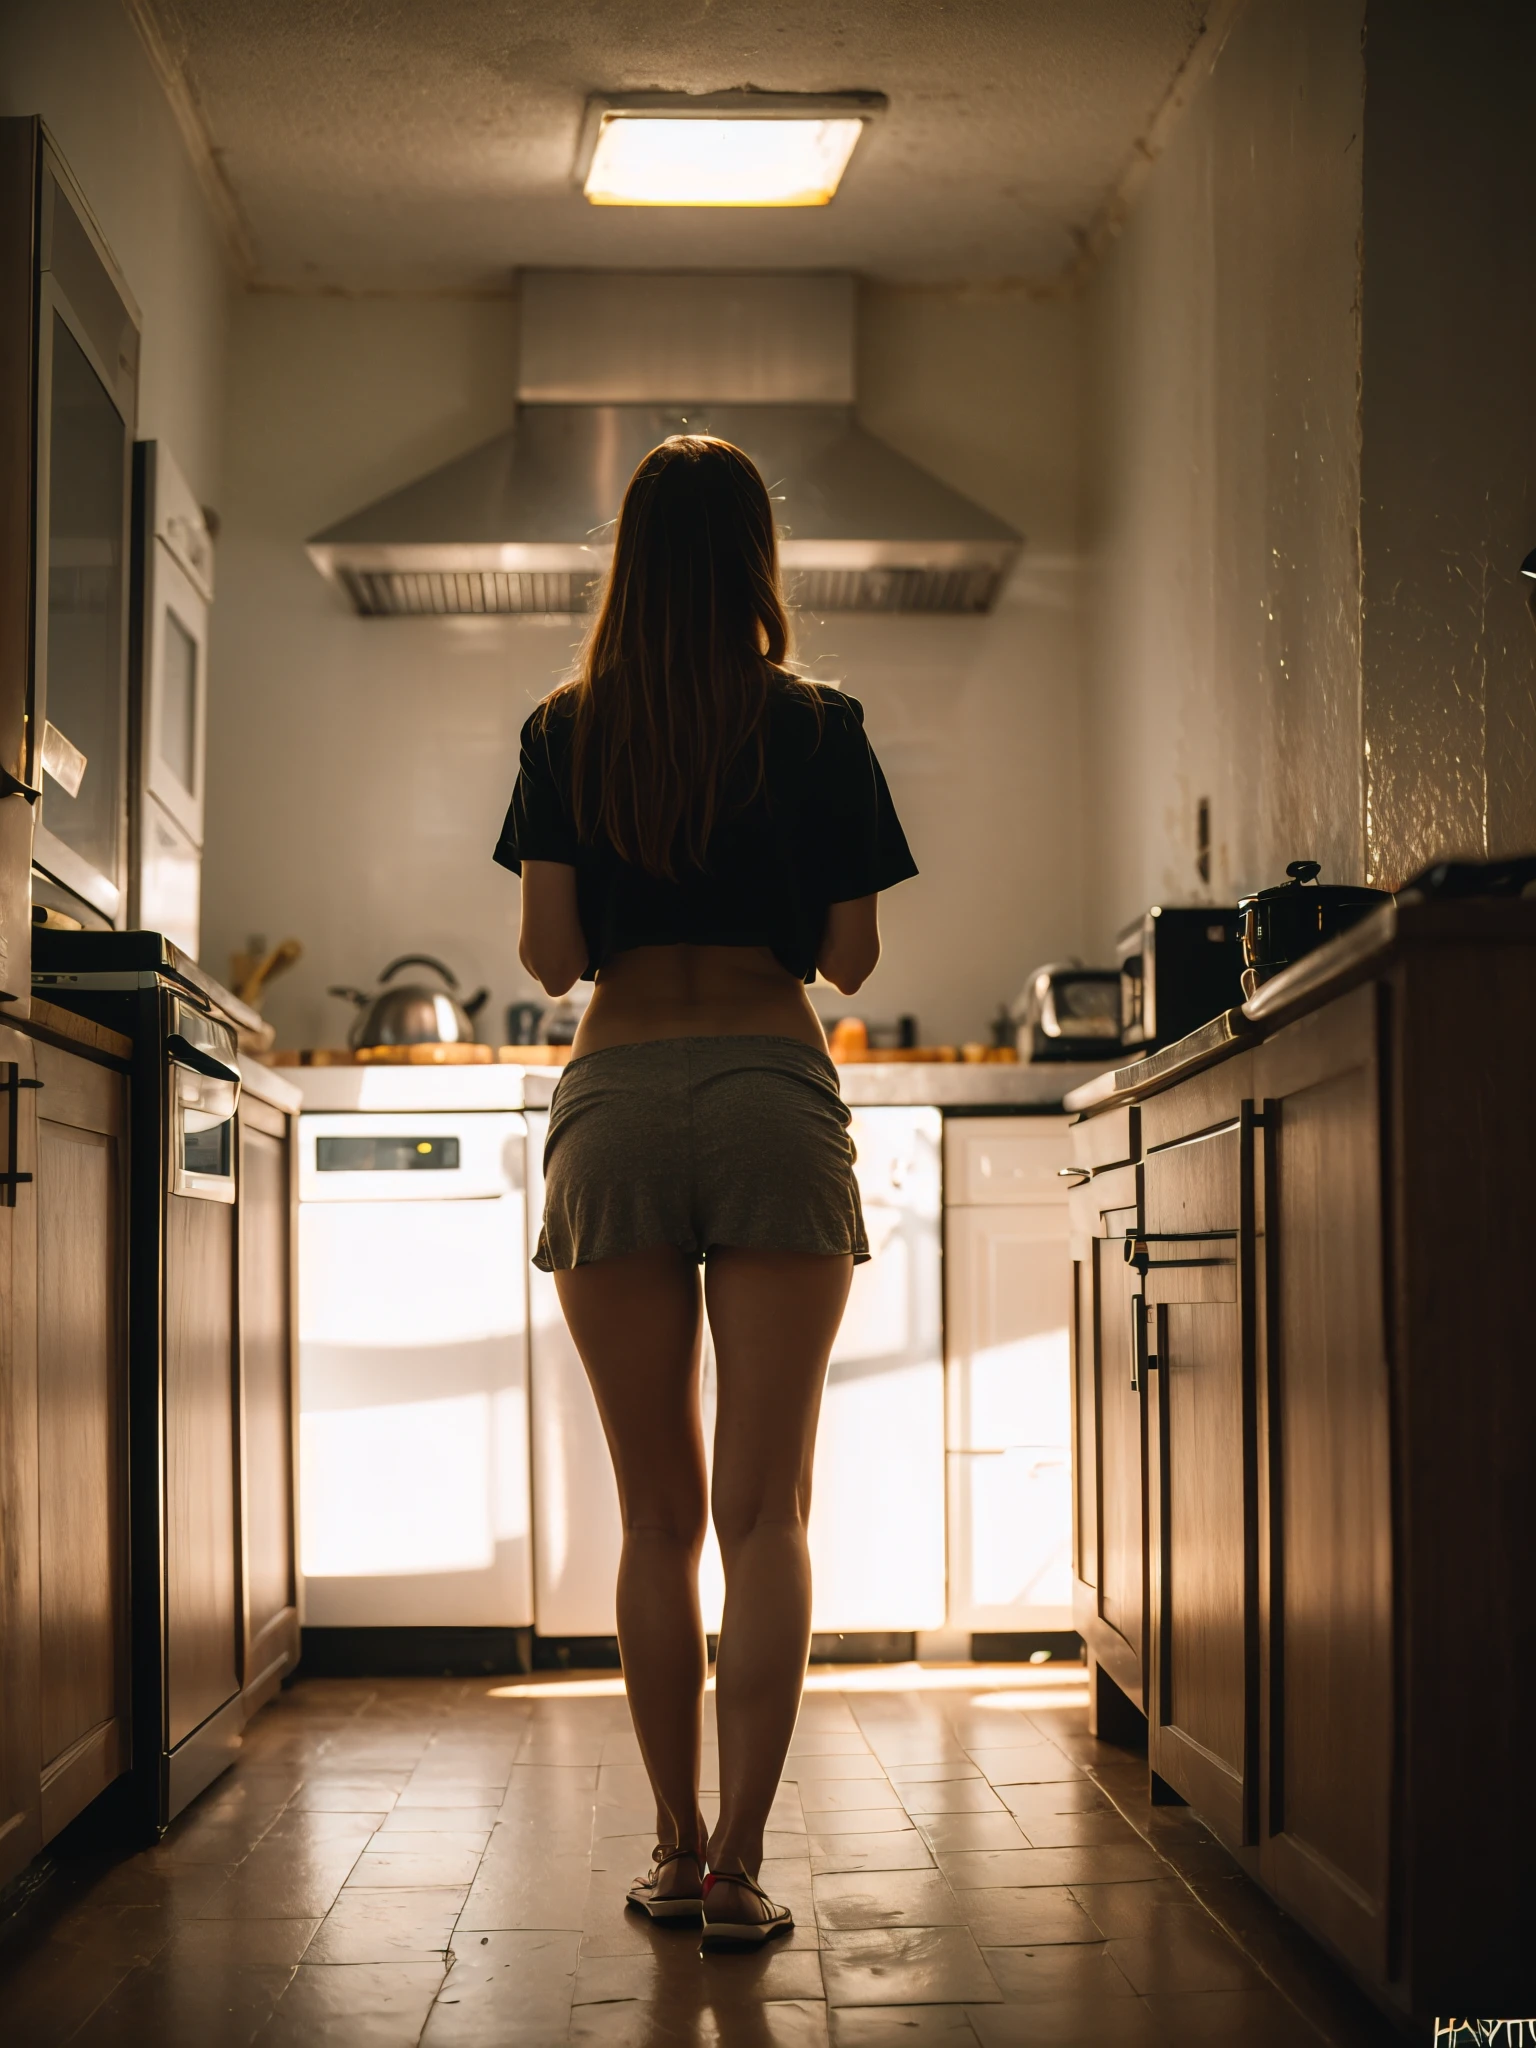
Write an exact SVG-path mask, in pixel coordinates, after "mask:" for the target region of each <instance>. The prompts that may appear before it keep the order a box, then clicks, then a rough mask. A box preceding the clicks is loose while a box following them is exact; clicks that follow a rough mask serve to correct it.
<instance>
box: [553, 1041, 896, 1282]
mask: <svg viewBox="0 0 1536 2048" xmlns="http://www.w3.org/2000/svg"><path fill="white" fill-rule="evenodd" d="M848 1122H849V1117H848V1111H847V1109H846V1108H845V1106H844V1104H843V1098H842V1095H841V1093H840V1092H839V1089H838V1085H837V1069H836V1067H834V1066H833V1064H832V1062H831V1060H830V1059H828V1057H827V1055H826V1054H825V1053H824V1052H818V1051H816V1050H815V1048H814V1047H812V1046H809V1045H803V1044H802V1043H801V1042H800V1040H799V1039H797V1038H767V1037H762V1038H663V1039H657V1040H655V1041H653V1042H651V1043H648V1044H642V1045H616V1046H611V1047H609V1048H608V1050H606V1051H604V1052H591V1053H585V1054H583V1056H582V1057H581V1058H580V1059H575V1060H572V1061H571V1063H570V1065H569V1066H568V1067H567V1068H566V1070H565V1072H564V1073H563V1074H562V1075H561V1077H560V1082H559V1085H558V1087H557V1088H556V1089H555V1093H554V1100H553V1101H552V1103H551V1104H550V1113H549V1138H548V1141H547V1142H546V1144H545V1147H544V1228H543V1230H542V1231H541V1232H540V1233H539V1247H538V1250H537V1251H536V1252H535V1254H534V1264H535V1265H536V1266H540V1267H542V1268H543V1270H544V1271H545V1272H546V1273H549V1272H554V1271H564V1270H566V1269H567V1268H569V1267H571V1266H585V1265H590V1264H591V1263H592V1261H593V1260H595V1259H611V1258H616V1257H617V1256H619V1254H621V1253H623V1252H637V1251H644V1250H647V1249H648V1248H649V1247H650V1246H652V1245H663V1244H674V1245H676V1246H678V1248H679V1249H680V1250H681V1251H684V1252H686V1253H687V1255H688V1256H689V1257H690V1258H693V1259H699V1260H702V1259H703V1258H704V1256H705V1255H706V1253H708V1252H709V1251H710V1250H712V1249H713V1248H714V1247H715V1246H717V1245H718V1246H728V1245H729V1246H736V1247H740V1248H743V1249H747V1250H752V1251H785V1252H789V1251H794V1252H822V1253H826V1254H831V1255H836V1254H839V1253H841V1254H844V1255H846V1254H848V1253H850V1252H851V1253H852V1254H853V1257H854V1260H855V1262H856V1263H862V1262H863V1261H864V1260H866V1259H867V1258H868V1257H869V1244H868V1241H867V1239H866V1238H865V1235H864V1217H863V1212H862V1211H861V1209H860V1207H859V1190H858V1185H857V1183H856V1182H855V1180H854V1177H853V1157H854V1155H853V1141H852V1139H851V1138H850V1137H849V1135H848Z"/></svg>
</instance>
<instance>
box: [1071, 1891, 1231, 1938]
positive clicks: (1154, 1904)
mask: <svg viewBox="0 0 1536 2048" xmlns="http://www.w3.org/2000/svg"><path fill="white" fill-rule="evenodd" d="M1072 1896H1073V1898H1075V1899H1076V1900H1077V1902H1078V1904H1079V1905H1080V1906H1082V1907H1083V1909H1084V1910H1085V1911H1086V1912H1087V1913H1089V1914H1091V1915H1092V1917H1093V1920H1094V1922H1095V1924H1096V1925H1097V1926H1098V1927H1099V1929H1100V1930H1101V1932H1103V1933H1104V1934H1106V1935H1108V1936H1110V1937H1111V1938H1112V1939H1113V1938H1117V1937H1121V1936H1136V1935H1146V1934H1153V1933H1156V1932H1157V1931H1158V1930H1159V1929H1160V1928H1163V1927H1165V1926H1167V1925H1168V1924H1169V1918H1170V1915H1171V1916H1172V1918H1173V1920H1174V1921H1176V1922H1178V1923H1180V1924H1183V1923H1187V1922H1188V1921H1189V1920H1190V1919H1191V1918H1192V1916H1194V1915H1197V1914H1198V1915H1199V1917H1200V1918H1201V1919H1202V1920H1206V1919H1209V1917H1210V1916H1209V1914H1207V1912H1206V1911H1205V1908H1204V1907H1203V1906H1202V1905H1201V1904H1200V1902H1199V1900H1198V1899H1196V1898H1195V1896H1194V1894H1193V1893H1192V1892H1191V1891H1190V1889H1189V1887H1188V1886H1187V1885H1185V1884H1181V1883H1180V1882H1179V1880H1178V1878H1176V1877H1167V1876H1164V1877H1154V1878H1147V1879H1142V1880H1140V1881H1139V1882H1137V1883H1134V1884H1076V1883H1074V1884H1073V1886H1072Z"/></svg>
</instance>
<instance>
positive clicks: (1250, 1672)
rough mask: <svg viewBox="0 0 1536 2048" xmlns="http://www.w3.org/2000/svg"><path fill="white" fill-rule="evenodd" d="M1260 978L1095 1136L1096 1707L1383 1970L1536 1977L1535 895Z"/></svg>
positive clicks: (1478, 1990) (1084, 1559) (1272, 1884)
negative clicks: (1238, 1029)
mask: <svg viewBox="0 0 1536 2048" xmlns="http://www.w3.org/2000/svg"><path fill="white" fill-rule="evenodd" d="M1330 963H1331V972H1330V973H1328V974H1325V973H1324V971H1323V970H1324V966H1326V965H1330ZM1251 1008H1252V1012H1253V1014H1252V1016H1251V1017H1250V1019H1249V1020H1248V1021H1247V1023H1246V1024H1245V1025H1244V1026H1243V1030H1244V1031H1245V1033H1246V1039H1247V1042H1246V1043H1244V1042H1242V1040H1241V1039H1240V1040H1239V1042H1238V1043H1237V1044H1236V1045H1229V1046H1228V1047H1226V1048H1225V1049H1224V1050H1222V1049H1219V1048H1211V1047H1203V1046H1199V1045H1197V1046H1195V1047H1194V1050H1193V1051H1192V1052H1190V1053H1188V1054H1187V1055H1185V1056H1184V1058H1185V1059H1186V1060H1187V1062H1188V1064H1187V1067H1186V1068H1185V1070H1184V1071H1181V1070H1180V1056H1179V1055H1178V1054H1177V1052H1175V1053H1174V1055H1173V1057H1172V1058H1170V1056H1169V1055H1168V1054H1163V1055H1159V1056H1158V1062H1159V1064H1158V1065H1156V1066H1155V1067H1154V1070H1153V1072H1152V1074H1151V1075H1150V1076H1149V1077H1148V1079H1147V1081H1146V1083H1145V1084H1144V1092H1142V1093H1141V1094H1140V1096H1139V1099H1138V1100H1137V1101H1135V1102H1133V1103H1130V1104H1127V1103H1126V1102H1125V1101H1124V1100H1119V1101H1114V1100H1111V1101H1110V1102H1109V1103H1107V1104H1106V1105H1105V1108H1104V1111H1103V1114H1102V1117H1101V1116H1098V1115H1095V1114H1094V1113H1093V1105H1092V1104H1091V1102H1090V1103H1089V1104H1087V1105H1086V1110H1087V1114H1086V1117H1085V1121H1084V1122H1083V1123H1082V1124H1080V1125H1078V1126H1076V1127H1074V1131H1073V1140H1074V1156H1075V1158H1076V1159H1077V1161H1078V1162H1079V1165H1080V1166H1081V1167H1082V1168H1083V1169H1084V1171H1085V1173H1088V1174H1089V1175H1090V1176H1091V1177H1089V1178H1087V1179H1085V1181H1084V1182H1083V1183H1082V1184H1081V1185H1079V1186H1078V1187H1076V1188H1075V1189H1074V1190H1073V1194H1072V1204H1073V1217H1074V1232H1075V1251H1076V1259H1077V1290H1076V1297H1075V1303H1076V1307H1075V1354H1074V1373H1075V1380H1074V1385H1075V1400H1076V1412H1075V1416H1074V1430H1075V1443H1076V1446H1077V1473H1076V1501H1075V1516H1076V1533H1075V1562H1076V1570H1075V1580H1076V1584H1075V1611H1076V1612H1077V1614H1078V1615H1079V1617H1080V1618H1079V1624H1078V1625H1079V1627H1080V1629H1081V1630H1082V1633H1083V1636H1084V1640H1085V1642H1086V1644H1087V1646H1088V1650H1089V1654H1090V1658H1091V1659H1092V1660H1093V1678H1094V1688H1093V1694H1092V1697H1093V1701H1094V1706H1095V1712H1096V1713H1097V1715H1098V1719H1099V1723H1100V1730H1101V1732H1103V1733H1106V1734H1111V1735H1113V1734H1114V1732H1115V1728H1114V1727H1113V1726H1106V1725H1105V1723H1106V1719H1107V1720H1108V1721H1110V1722H1115V1720H1116V1713H1117V1712H1118V1715H1119V1720H1118V1724H1117V1725H1118V1726H1120V1727H1127V1728H1128V1726H1129V1721H1128V1719H1127V1717H1128V1715H1129V1708H1128V1706H1127V1702H1129V1703H1131V1704H1134V1705H1135V1706H1138V1707H1141V1708H1143V1709H1144V1710H1145V1715H1146V1740H1147V1749H1148V1757H1149V1764H1150V1768H1151V1771H1152V1773H1153V1791H1154V1794H1157V1793H1159V1791H1162V1792H1165V1793H1169V1794H1173V1795H1177V1796H1179V1797H1182V1798H1184V1799H1186V1800H1187V1801H1188V1802H1189V1803H1190V1805H1191V1806H1192V1807H1194V1809H1195V1810H1196V1811H1197V1812H1198V1813H1199V1815H1200V1817H1201V1818H1202V1819H1203V1820H1204V1821H1205V1822H1206V1823H1207V1824H1208V1825H1209V1826H1210V1828H1211V1829H1212V1831H1213V1833H1215V1834H1216V1835H1217V1836H1218V1837H1219V1838H1220V1839H1221V1840H1222V1841H1224V1842H1225V1843H1226V1844H1227V1846H1228V1847H1229V1848H1230V1849H1231V1850H1232V1851H1233V1853H1234V1854H1235V1855H1236V1856H1237V1857H1238V1859H1239V1860H1240V1861H1241V1862H1242V1863H1243V1865H1244V1867H1246V1868H1247V1869H1248V1870H1249V1871H1250V1872H1251V1874H1252V1875H1253V1876H1255V1877H1256V1878H1257V1879H1258V1880H1259V1881H1260V1882H1261V1883H1263V1884H1264V1885H1265V1886H1266V1887H1267V1888H1268V1889H1269V1890H1270V1891H1271V1892H1272V1893H1273V1895H1274V1896H1275V1897H1276V1898H1277V1899H1278V1900H1279V1901H1280V1902H1281V1904H1282V1905H1284V1906H1285V1907H1286V1909H1287V1910H1288V1911H1289V1912H1291V1913H1292V1914H1293V1915H1294V1916H1295V1918H1296V1919H1297V1920H1298V1921H1299V1922H1300V1923H1301V1924H1302V1925H1303V1926H1305V1927H1307V1928H1308V1929H1310V1930H1311V1932H1312V1933H1313V1934H1314V1935H1316V1936H1317V1937H1318V1938H1319V1939H1320V1940H1321V1941H1323V1942H1324V1943H1325V1944H1326V1945H1327V1946H1328V1947H1329V1948H1330V1949H1331V1950H1332V1951H1333V1953H1334V1954H1335V1955H1336V1956H1338V1957H1339V1958H1340V1959H1341V1960H1342V1961H1343V1962H1344V1963H1346V1964H1347V1965H1348V1966H1349V1967H1350V1968H1351V1969H1353V1970H1354V1972H1355V1973H1356V1975H1357V1976H1358V1978H1359V1979H1360V1981H1361V1982H1362V1983H1364V1984H1365V1985H1366V1986H1367V1987H1369V1989H1370V1990H1371V1991H1372V1992H1373V1994H1374V1995H1375V1996H1376V1997H1378V1998H1379V1999H1381V2000H1382V2001H1383V2002H1385V2003H1387V2004H1389V2005H1391V2006H1393V2007H1395V2008H1397V2009H1399V2010H1400V2011H1402V2012H1405V2013H1408V2014H1411V2015H1412V2016H1414V2018H1415V2019H1418V2020H1426V2019H1428V2018H1431V2017H1433V2016H1434V2015H1436V2014H1443V2013H1446V2012H1455V2011H1482V2012H1498V2011H1514V2010H1516V2009H1517V2008H1519V2009H1528V2005H1529V1998H1530V1994H1531V1991H1532V1989H1533V1988H1536V1972H1533V1971H1532V1969H1531V1966H1530V1963H1529V1956H1530V1941H1529V1905H1530V1889H1529V1876H1528V1866H1529V1841H1530V1838H1531V1833H1532V1830H1533V1828H1536V1792H1533V1789H1532V1785H1531V1777H1530V1771H1529V1760H1528V1749H1529V1741H1530V1734H1531V1725H1532V1706H1531V1702H1532V1700H1533V1698H1536V1650H1533V1645H1536V1597H1533V1594H1532V1579H1531V1572H1530V1560H1531V1558H1532V1556H1536V1487H1533V1486H1532V1484H1531V1478H1530V1472H1531V1461H1532V1457H1533V1454H1536V1375H1533V1373H1532V1371H1531V1369H1530V1355H1531V1348H1532V1338H1531V1309H1530V1304H1529V1290H1528V1288H1527V1287H1526V1286H1525V1284H1524V1273H1525V1263H1526V1253H1527V1250H1528V1242H1529V1233H1530V1218H1531V1196H1530V1185H1531V1162H1532V1160H1533V1159H1536V1063H1533V1062H1532V1060H1531V1058H1530V1049H1529V1037H1530V1030H1529V1019H1530V1017H1531V1015H1532V1014H1533V1013H1536V904H1527V903H1521V902H1509V903H1476V904H1449V905H1440V904H1424V905H1408V904H1399V905H1398V906H1397V908H1396V910H1395V912H1394V913H1393V915H1392V916H1391V917H1390V918H1383V919H1378V920H1376V921H1375V923H1374V926H1373V929H1372V930H1371V931H1366V930H1365V929H1364V928H1362V930H1361V934H1360V936H1359V937H1358V939H1357V938H1356V936H1355V935H1354V934H1349V935H1346V938H1345V939H1344V940H1341V941H1339V942H1337V944H1336V946H1335V948H1333V949H1330V950H1329V959H1328V961H1327V962H1325V961H1324V959H1323V956H1322V955H1314V956H1312V957H1311V958H1310V959H1309V960H1304V961H1302V962H1301V963H1299V965H1298V966H1297V967H1296V968H1293V969H1291V970H1289V971H1288V973H1287V974H1286V975H1283V976H1280V977H1277V979H1276V980H1275V981H1274V982H1272V983H1270V984H1269V985H1267V986H1266V988H1265V989H1263V990H1262V991H1261V992H1260V998H1259V1000H1257V1001H1256V1002H1255V1003H1254V1004H1253V1005H1252V1006H1251ZM1468 1019H1473V1020H1475V1024H1476V1028H1475V1031H1473V1032H1470V1033H1469V1032H1468V1030H1467V1020H1468ZM1134 1072H1135V1070H1134V1069H1132V1070H1129V1074H1128V1075H1127V1077H1126V1081H1125V1085H1124V1087H1123V1089H1122V1090H1121V1093H1122V1094H1124V1093H1129V1092H1131V1090H1133V1089H1134V1088H1135V1081H1134V1078H1133V1077H1134ZM1096 1124H1097V1125H1099V1128H1098V1129H1097V1130H1095V1125H1096ZM1127 1154H1129V1155H1130V1156H1129V1157H1127ZM1127 1247H1129V1253H1130V1257H1129V1261H1127V1259H1126V1252H1127ZM1117 1262H1118V1263H1117ZM1133 1360H1134V1361H1135V1377H1136V1380H1137V1382H1138V1387H1139V1391H1138V1393H1137V1395H1136V1396H1135V1397H1134V1401H1135V1405H1133V1397H1132V1396H1131V1393H1130V1385H1131V1378H1132V1370H1131V1364H1130V1362H1131V1361H1133ZM1138 1426H1139V1428H1140V1431H1141V1443H1142V1445H1143V1458H1142V1461H1141V1462H1140V1464H1138V1460H1137V1457H1136V1455H1135V1442H1136V1434H1137V1429H1138ZM1138 1527H1141V1528H1142V1529H1144V1531H1145V1538H1144V1543H1143V1550H1142V1555H1143V1557H1144V1560H1145V1574H1146V1587H1147V1593H1146V1601H1145V1608H1144V1615H1145V1619H1144V1622H1143V1633H1142V1638H1141V1640H1142V1643H1143V1646H1144V1647H1143V1651H1142V1655H1141V1657H1140V1659H1139V1660H1137V1659H1135V1658H1134V1657H1133V1655H1132V1652H1133V1651H1134V1650H1135V1647H1136V1640H1135V1638H1136V1599H1135V1588H1134V1582H1133V1568H1134V1561H1135V1553H1136V1533H1135V1532H1136V1531H1137V1529H1138ZM1117 1703H1118V1705H1117ZM1131 1718H1134V1717H1131Z"/></svg>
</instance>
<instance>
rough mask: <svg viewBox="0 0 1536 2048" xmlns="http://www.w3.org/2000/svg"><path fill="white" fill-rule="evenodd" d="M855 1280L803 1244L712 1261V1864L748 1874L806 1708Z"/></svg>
mask: <svg viewBox="0 0 1536 2048" xmlns="http://www.w3.org/2000/svg"><path fill="white" fill-rule="evenodd" d="M852 1276H853V1261H852V1259H851V1258H847V1257H841V1258H824V1257H818V1256H816V1255H814V1254H811V1253H804V1252H758V1251H739V1250H722V1251H716V1252H712V1253H711V1254H710V1258H709V1264H708V1268H707V1274H706V1280H705V1295H706V1299H707V1301H708V1305H709V1325H710V1330H711V1332H712V1333H713V1336H714V1340H715V1355H716V1358H717V1360H718V1364H719V1388H720V1393H719V1411H718V1415H717V1418H716V1426H715V1467H714V1517H715V1527H716V1529H717V1531H718V1532H719V1536H720V1549H721V1554H722V1556H723V1559H724V1563H725V1613H724V1616H723V1618H722V1621H721V1626H720V1651H719V1657H718V1660H717V1663H716V1698H715V1705H716V1709H717V1718H718V1721H719V1726H720V1819H719V1824H718V1825H717V1827H716V1828H715V1831H714V1834H713V1836H712V1837H711V1838H710V1845H709V1860H710V1864H711V1866H712V1867H713V1868H715V1869H718V1870H727V1871H729V1870H744V1871H745V1872H746V1873H747V1875H748V1876H750V1877H756V1875H757V1872H758V1868H759V1866H760V1864H761V1862H762V1857H763V1829H764V1826H765V1824H766V1822H767V1819H768V1809H769V1807H770V1806H771V1805H772V1804H773V1795H774V1793H775V1791H776V1790H777V1788H778V1783H779V1774H780V1772H781V1771H782V1770H783V1767H784V1755H785V1751H786V1750H787V1749H788V1747H789V1739H790V1736H791V1735H792V1734H793V1733H794V1728H795V1716H796V1715H797V1713H798V1712H799V1709H800V1689H801V1685H802V1683H803V1681H804V1678H805V1660H806V1655H807V1653H808V1651H809V1648H810V1639H811V1566H810V1555H809V1552H808V1550H807V1548H806V1535H805V1531H806V1521H807V1518H808V1516H809V1514H810V1509H811V1460H812V1456H813V1454H814V1452H815V1448H816V1422H817V1417H818V1415H819V1414H820V1411H821V1389H822V1383H823V1381H824V1380H825V1377H826V1370H827V1359H828V1357H829V1355H830V1353H831V1350H832V1342H833V1339H834V1338H835V1337H836V1335H837V1328H838V1324H839V1323H840V1322H841V1321H842V1316H843V1308H844V1306H845V1304H846V1302H847V1299H848V1287H849V1282H850V1280H851V1279H852ZM730 1891H731V1893H732V1898H731V1901H730V1904H729V1906H728V1907H727V1910H728V1911H729V1912H731V1913H732V1914H736V1913H738V1912H739V1913H740V1915H741V1916H742V1917H757V1914H758V1912H759V1911H760V1909H759V1908H758V1907H757V1905H756V1902H755V1900H753V1898H752V1895H751V1894H750V1893H749V1892H746V1891H742V1892H740V1893H737V1892H736V1891H735V1888H734V1887H731V1888H730ZM716 1896H717V1899H720V1895H719V1894H717V1895H716ZM738 1902H739V1903H738ZM721 1903H722V1904H723V1903H724V1901H723V1900H721ZM711 1910H715V1909H714V1908H712V1909H711Z"/></svg>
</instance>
